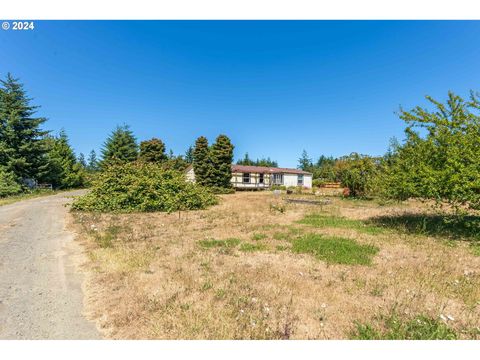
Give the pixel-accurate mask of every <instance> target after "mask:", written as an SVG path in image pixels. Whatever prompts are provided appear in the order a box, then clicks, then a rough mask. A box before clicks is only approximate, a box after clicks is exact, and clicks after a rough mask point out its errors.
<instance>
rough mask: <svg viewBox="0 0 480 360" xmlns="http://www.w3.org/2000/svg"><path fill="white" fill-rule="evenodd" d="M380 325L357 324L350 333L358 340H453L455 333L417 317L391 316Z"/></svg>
mask: <svg viewBox="0 0 480 360" xmlns="http://www.w3.org/2000/svg"><path fill="white" fill-rule="evenodd" d="M381 320H382V321H381V323H380V324H376V325H371V324H365V323H363V324H362V323H357V324H356V328H355V330H354V331H353V333H352V337H353V339H358V340H455V339H457V337H458V336H457V333H456V332H455V330H453V329H452V328H450V327H449V326H447V325H446V324H445V323H444V322H443V321H441V320H437V319H432V318H430V317H428V316H424V315H418V316H416V317H415V318H413V319H402V318H400V317H399V316H397V315H391V316H389V317H387V318H384V319H381Z"/></svg>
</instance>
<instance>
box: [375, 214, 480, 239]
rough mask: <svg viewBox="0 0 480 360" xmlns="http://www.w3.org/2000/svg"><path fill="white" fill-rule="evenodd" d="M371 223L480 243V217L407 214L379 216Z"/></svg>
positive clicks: (403, 230) (413, 232) (415, 232)
mask: <svg viewBox="0 0 480 360" xmlns="http://www.w3.org/2000/svg"><path fill="white" fill-rule="evenodd" d="M370 222H371V223H372V224H374V225H376V226H381V227H385V228H391V229H395V230H398V231H402V232H406V233H409V234H416V235H428V236H433V237H446V238H449V239H453V240H467V241H471V242H480V216H460V215H447V214H408V213H407V214H400V215H388V216H378V217H375V218H372V219H370Z"/></svg>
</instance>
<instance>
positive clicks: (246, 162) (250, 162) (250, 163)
mask: <svg viewBox="0 0 480 360" xmlns="http://www.w3.org/2000/svg"><path fill="white" fill-rule="evenodd" d="M237 165H247V166H253V165H255V162H254V161H253V160H252V159H250V157H249V156H248V152H247V153H245V156H244V157H243V159H240V160H238V161H237Z"/></svg>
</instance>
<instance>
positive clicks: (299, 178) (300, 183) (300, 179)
mask: <svg viewBox="0 0 480 360" xmlns="http://www.w3.org/2000/svg"><path fill="white" fill-rule="evenodd" d="M297 185H298V186H303V175H298V177H297Z"/></svg>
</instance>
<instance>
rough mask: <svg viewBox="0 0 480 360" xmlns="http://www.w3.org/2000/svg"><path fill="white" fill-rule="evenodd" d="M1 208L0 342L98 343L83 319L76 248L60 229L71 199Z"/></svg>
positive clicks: (63, 197)
mask: <svg viewBox="0 0 480 360" xmlns="http://www.w3.org/2000/svg"><path fill="white" fill-rule="evenodd" d="M81 193H82V191H73V192H68V193H61V194H57V195H52V196H47V197H40V198H36V199H30V200H25V201H20V202H17V203H14V204H10V205H5V206H0V339H97V338H99V337H100V335H99V333H98V332H97V330H96V327H95V325H94V324H93V323H92V322H89V321H87V320H86V319H85V318H84V317H83V315H82V311H83V293H82V288H81V284H82V280H83V278H82V275H81V274H80V273H79V272H78V271H77V270H76V264H78V262H79V261H80V260H79V259H81V256H82V254H81V248H80V246H79V245H78V244H77V243H75V242H74V241H73V237H74V235H73V234H72V233H70V232H69V231H67V230H66V229H65V223H66V215H67V212H68V208H67V207H65V204H67V203H68V202H69V201H71V196H73V195H79V194H81Z"/></svg>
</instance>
